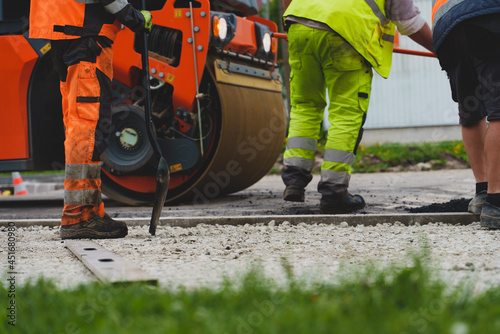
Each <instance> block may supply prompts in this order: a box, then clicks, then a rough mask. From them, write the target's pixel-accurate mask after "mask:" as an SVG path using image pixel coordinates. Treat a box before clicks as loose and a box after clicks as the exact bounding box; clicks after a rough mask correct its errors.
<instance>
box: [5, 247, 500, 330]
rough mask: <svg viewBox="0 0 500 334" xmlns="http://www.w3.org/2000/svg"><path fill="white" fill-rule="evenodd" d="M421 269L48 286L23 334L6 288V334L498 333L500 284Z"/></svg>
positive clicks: (30, 298) (38, 291)
mask: <svg viewBox="0 0 500 334" xmlns="http://www.w3.org/2000/svg"><path fill="white" fill-rule="evenodd" d="M413 263H414V265H413V266H410V267H407V266H405V267H391V268H389V269H386V270H385V271H384V272H382V271H380V270H376V269H374V267H368V269H360V270H359V272H358V273H357V274H354V275H353V274H346V275H344V276H342V277H343V279H341V280H340V281H335V282H332V283H335V284H307V285H305V284H303V283H301V282H300V281H299V280H296V279H295V278H294V277H293V275H292V274H291V273H289V278H288V281H287V282H286V283H285V284H284V285H280V286H277V285H276V284H274V283H273V282H272V281H270V280H269V279H266V278H265V277H263V276H262V275H261V274H260V272H261V271H260V270H258V269H256V270H251V271H249V272H248V274H247V275H246V277H245V278H244V279H243V280H242V281H241V282H239V283H238V284H232V283H229V282H226V283H225V284H224V285H223V287H221V288H220V289H208V288H200V289H197V290H185V289H167V288H160V287H151V286H146V285H128V286H112V285H106V284H100V283H94V284H88V285H81V286H79V287H77V288H73V289H70V290H60V289H57V288H56V287H55V286H54V285H53V284H52V283H51V282H47V281H43V280H40V281H38V282H36V283H30V284H26V285H24V286H19V287H17V288H16V305H17V309H16V327H15V331H14V330H12V329H13V328H11V327H10V326H9V325H8V324H7V321H6V319H7V318H6V316H5V312H6V307H5V304H6V298H4V297H5V296H7V291H6V290H5V288H4V287H2V288H0V295H1V296H2V299H1V301H2V304H3V305H2V307H1V310H2V311H1V312H0V316H1V318H2V324H1V325H0V332H1V333H7V332H9V333H14V332H18V333H26V334H28V333H110V334H111V333H112V334H117V333H120V334H121V333H148V334H149V333H182V334H187V333H214V334H225V333H231V334H232V333H266V334H272V333H276V334H282V333H293V334H300V333H304V334H311V333H314V334H318V333H349V334H352V333H367V334H368V333H377V334H380V333H397V334H404V333H446V334H466V333H471V334H472V333H482V334H485V333H500V303H498V301H499V300H500V287H496V288H490V289H489V290H487V291H484V292H481V293H479V294H477V293H476V294H474V293H472V292H471V291H472V289H469V288H467V287H466V286H460V287H454V288H450V287H447V285H446V284H444V283H443V282H442V281H440V280H437V279H435V278H433V277H432V275H431V273H430V271H429V270H428V269H427V266H426V265H425V264H423V263H422V262H421V260H419V258H418V257H415V260H414V261H413ZM285 268H286V266H285ZM360 268H362V267H360Z"/></svg>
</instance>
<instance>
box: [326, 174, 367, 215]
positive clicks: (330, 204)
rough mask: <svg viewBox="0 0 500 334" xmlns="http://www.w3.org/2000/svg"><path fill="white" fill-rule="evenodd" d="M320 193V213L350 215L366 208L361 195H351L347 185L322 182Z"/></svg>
mask: <svg viewBox="0 0 500 334" xmlns="http://www.w3.org/2000/svg"><path fill="white" fill-rule="evenodd" d="M318 191H319V192H320V194H321V195H322V196H321V200H320V202H319V211H320V212H321V213H325V214H339V213H349V212H353V211H356V210H361V209H363V208H364V207H365V205H366V204H365V200H364V199H363V197H361V196H360V195H351V194H350V193H349V192H348V191H347V185H346V184H334V183H330V182H323V181H320V182H319V183H318Z"/></svg>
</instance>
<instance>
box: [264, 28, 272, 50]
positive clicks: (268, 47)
mask: <svg viewBox="0 0 500 334" xmlns="http://www.w3.org/2000/svg"><path fill="white" fill-rule="evenodd" d="M262 47H263V48H264V51H266V52H269V51H271V34H269V33H267V32H266V33H265V34H264V37H262Z"/></svg>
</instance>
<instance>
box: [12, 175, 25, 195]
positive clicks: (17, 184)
mask: <svg viewBox="0 0 500 334" xmlns="http://www.w3.org/2000/svg"><path fill="white" fill-rule="evenodd" d="M12 183H14V196H17V195H28V189H26V185H25V184H24V182H23V178H22V177H21V174H19V172H12Z"/></svg>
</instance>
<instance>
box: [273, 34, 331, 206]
mask: <svg viewBox="0 0 500 334" xmlns="http://www.w3.org/2000/svg"><path fill="white" fill-rule="evenodd" d="M316 31H317V30H316V29H313V28H309V27H306V26H303V25H301V24H293V25H292V26H291V27H290V30H289V34H288V43H289V51H290V67H291V74H290V102H291V108H292V109H291V111H290V125H289V130H288V139H287V145H286V151H285V154H284V164H285V166H286V169H285V170H284V171H283V173H282V178H283V182H284V183H285V185H286V186H287V189H285V193H284V199H285V200H291V201H304V197H303V192H304V190H303V189H304V187H305V186H306V185H307V184H308V183H309V182H310V181H311V179H312V176H311V170H312V168H313V164H314V157H315V153H316V145H317V138H318V134H319V131H320V126H321V121H322V119H323V113H324V109H325V106H326V101H325V83H324V78H323V72H322V66H321V63H320V62H319V61H318V60H317V59H316V56H315V49H316V45H315V43H316V40H315V36H314V33H315V32H316Z"/></svg>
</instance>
